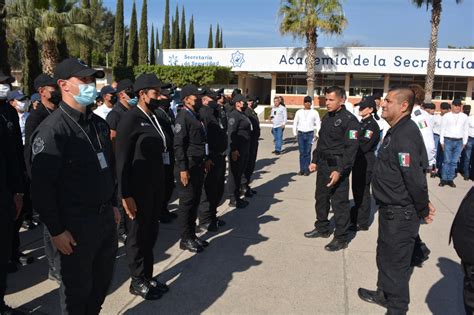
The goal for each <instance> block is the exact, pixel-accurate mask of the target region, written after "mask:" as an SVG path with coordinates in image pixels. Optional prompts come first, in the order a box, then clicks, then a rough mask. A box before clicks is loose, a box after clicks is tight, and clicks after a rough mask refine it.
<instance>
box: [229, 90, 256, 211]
mask: <svg viewBox="0 0 474 315" xmlns="http://www.w3.org/2000/svg"><path fill="white" fill-rule="evenodd" d="M246 101H247V99H246V97H245V96H243V95H242V94H236V95H235V96H234V98H233V99H232V102H233V104H234V110H233V111H231V112H230V113H229V114H228V118H229V119H228V124H229V129H228V135H229V144H230V155H229V163H230V172H229V179H228V185H229V192H230V194H231V196H230V202H229V205H230V206H231V207H237V208H245V207H246V206H248V201H246V200H243V199H241V198H240V186H241V182H242V175H243V174H244V171H245V169H246V167H247V163H248V160H249V149H250V139H251V137H252V131H253V130H252V123H251V122H250V119H249V118H248V117H247V116H246V115H245V114H244V106H245V105H244V103H245V102H246Z"/></svg>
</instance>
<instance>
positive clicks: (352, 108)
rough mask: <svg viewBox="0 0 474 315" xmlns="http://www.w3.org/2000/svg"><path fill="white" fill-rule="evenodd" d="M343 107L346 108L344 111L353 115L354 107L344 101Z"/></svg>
mask: <svg viewBox="0 0 474 315" xmlns="http://www.w3.org/2000/svg"><path fill="white" fill-rule="evenodd" d="M344 106H345V107H346V109H347V110H348V111H349V112H350V113H351V114H354V105H353V104H352V103H351V102H349V101H346V102H345V103H344Z"/></svg>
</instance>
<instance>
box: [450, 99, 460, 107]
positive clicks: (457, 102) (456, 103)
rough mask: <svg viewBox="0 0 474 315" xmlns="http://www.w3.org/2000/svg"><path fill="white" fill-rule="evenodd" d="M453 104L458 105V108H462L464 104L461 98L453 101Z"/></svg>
mask: <svg viewBox="0 0 474 315" xmlns="http://www.w3.org/2000/svg"><path fill="white" fill-rule="evenodd" d="M451 104H453V105H456V106H461V105H462V102H461V100H460V99H459V98H456V99H454V100H453V102H452V103H451Z"/></svg>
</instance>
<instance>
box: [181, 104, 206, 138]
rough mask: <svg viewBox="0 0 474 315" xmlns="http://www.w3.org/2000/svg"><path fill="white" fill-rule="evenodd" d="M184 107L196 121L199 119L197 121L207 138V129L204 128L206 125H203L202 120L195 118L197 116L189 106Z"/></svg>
mask: <svg viewBox="0 0 474 315" xmlns="http://www.w3.org/2000/svg"><path fill="white" fill-rule="evenodd" d="M185 109H186V111H187V112H188V113H189V114H190V115H191V116H193V117H194V118H195V119H196V120H197V121H199V122H200V123H201V126H202V130H203V131H204V135H205V136H206V139H207V129H206V127H205V126H204V124H203V122H202V121H200V120H199V119H198V118H197V116H196V115H195V114H194V113H193V112H192V111H191V110H190V109H189V108H187V107H186V108H185ZM206 141H207V140H206Z"/></svg>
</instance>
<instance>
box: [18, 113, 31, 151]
mask: <svg viewBox="0 0 474 315" xmlns="http://www.w3.org/2000/svg"><path fill="white" fill-rule="evenodd" d="M28 116H30V113H28V112H24V113H18V119H19V120H20V129H21V139H22V140H23V144H25V124H26V120H27V119H28Z"/></svg>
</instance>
